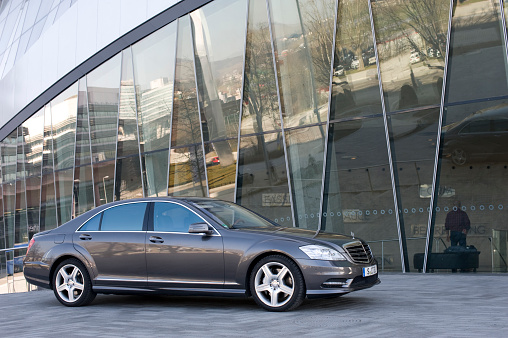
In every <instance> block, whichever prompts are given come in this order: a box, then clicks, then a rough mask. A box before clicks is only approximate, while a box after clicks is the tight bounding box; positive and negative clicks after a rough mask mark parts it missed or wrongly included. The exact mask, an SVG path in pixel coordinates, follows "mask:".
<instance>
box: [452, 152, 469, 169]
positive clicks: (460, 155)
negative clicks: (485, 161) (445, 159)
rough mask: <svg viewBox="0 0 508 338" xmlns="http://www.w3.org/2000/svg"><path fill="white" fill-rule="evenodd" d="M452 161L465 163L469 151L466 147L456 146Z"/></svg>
mask: <svg viewBox="0 0 508 338" xmlns="http://www.w3.org/2000/svg"><path fill="white" fill-rule="evenodd" d="M452 162H453V163H455V164H456V165H464V164H466V162H467V153H466V151H465V150H464V149H461V148H456V149H454V150H453V151H452Z"/></svg>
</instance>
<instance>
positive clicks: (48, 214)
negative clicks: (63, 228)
mask: <svg viewBox="0 0 508 338" xmlns="http://www.w3.org/2000/svg"><path fill="white" fill-rule="evenodd" d="M54 181H55V177H54V175H53V172H52V171H51V172H49V173H45V174H43V175H42V185H41V215H40V216H41V220H40V231H46V230H50V229H54V228H56V227H57V215H56V201H55V182H54Z"/></svg>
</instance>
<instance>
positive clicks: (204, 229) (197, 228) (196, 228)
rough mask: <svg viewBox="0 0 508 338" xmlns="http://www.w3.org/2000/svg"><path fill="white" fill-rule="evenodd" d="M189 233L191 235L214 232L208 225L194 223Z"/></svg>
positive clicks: (190, 226)
mask: <svg viewBox="0 0 508 338" xmlns="http://www.w3.org/2000/svg"><path fill="white" fill-rule="evenodd" d="M189 233H190V234H207V235H209V234H211V233H212V230H210V228H209V227H208V224H207V223H204V222H202V223H193V224H191V225H189Z"/></svg>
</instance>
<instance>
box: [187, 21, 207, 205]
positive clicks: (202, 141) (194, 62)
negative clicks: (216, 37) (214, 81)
mask: <svg viewBox="0 0 508 338" xmlns="http://www.w3.org/2000/svg"><path fill="white" fill-rule="evenodd" d="M188 17H189V22H190V31H191V34H190V35H191V36H190V38H191V45H192V64H193V65H194V80H195V82H196V99H197V101H198V115H199V131H200V133H201V149H202V152H203V165H204V166H205V180H206V196H207V197H208V196H210V190H209V186H208V168H207V167H206V153H205V143H204V140H203V123H202V121H201V103H200V99H199V87H198V72H197V68H196V51H195V50H194V34H193V33H192V32H193V30H192V19H191V17H190V15H189V14H188ZM196 160H197V159H196ZM198 170H199V168H198Z"/></svg>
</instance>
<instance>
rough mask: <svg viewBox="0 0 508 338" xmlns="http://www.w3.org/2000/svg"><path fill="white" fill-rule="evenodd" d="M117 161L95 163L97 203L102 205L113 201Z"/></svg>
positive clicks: (94, 175) (94, 177)
mask: <svg viewBox="0 0 508 338" xmlns="http://www.w3.org/2000/svg"><path fill="white" fill-rule="evenodd" d="M114 177H115V161H108V162H100V163H94V164H93V179H94V181H95V182H94V193H95V204H96V206H97V207H98V206H100V205H103V204H106V203H109V202H113V197H114V196H113V189H114Z"/></svg>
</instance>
